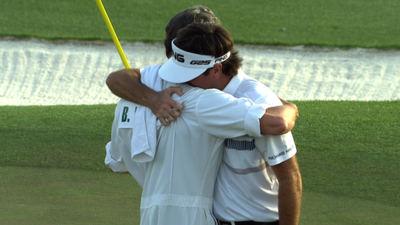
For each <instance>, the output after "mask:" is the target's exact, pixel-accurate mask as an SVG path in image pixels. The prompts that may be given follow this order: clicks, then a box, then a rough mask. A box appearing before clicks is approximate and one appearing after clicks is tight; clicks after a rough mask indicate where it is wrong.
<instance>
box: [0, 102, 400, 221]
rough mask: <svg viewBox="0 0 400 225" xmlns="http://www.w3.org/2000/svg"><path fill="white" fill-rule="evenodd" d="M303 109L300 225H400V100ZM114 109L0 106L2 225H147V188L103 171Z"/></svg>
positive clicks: (301, 104) (300, 125)
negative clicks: (142, 209)
mask: <svg viewBox="0 0 400 225" xmlns="http://www.w3.org/2000/svg"><path fill="white" fill-rule="evenodd" d="M295 103H296V104H297V105H298V107H299V110H300V118H299V119H298V121H297V123H296V127H295V128H294V130H293V135H294V138H295V141H296V145H297V148H298V154H297V155H298V160H299V164H300V168H301V172H302V176H303V188H304V199H303V204H302V207H303V209H302V214H301V224H307V225H308V224H311V225H313V224H398V223H399V222H400V219H399V217H398V216H397V215H398V213H399V212H400V195H399V194H398V190H399V187H400V179H399V177H400V170H399V166H398V165H399V164H398V162H397V159H399V156H400V152H399V149H400V135H398V134H399V133H400V124H399V119H400V115H399V114H398V113H397V112H399V111H400V101H387V102H356V101H354V102H353V101H296V102H295ZM114 107H115V105H93V106H20V107H15V106H14V107H10V106H2V107H0V115H3V118H2V119H1V120H0V136H1V137H2V139H1V146H2V151H0V180H2V185H1V187H0V195H1V196H3V197H2V198H0V207H1V209H2V210H0V224H99V223H100V222H99V221H104V222H102V224H103V223H104V224H126V223H127V222H129V223H134V224H138V221H139V204H140V192H141V191H140V187H139V186H138V185H137V184H136V182H135V181H134V179H133V178H132V177H131V176H130V175H129V174H114V173H112V172H109V170H108V168H107V167H106V166H104V164H103V161H104V156H105V150H104V146H105V144H106V143H107V142H108V141H109V139H110V137H109V135H110V129H111V123H112V120H113V112H114ZM110 202H112V203H110ZM121 202H123V203H124V205H121V204H122V203H121Z"/></svg>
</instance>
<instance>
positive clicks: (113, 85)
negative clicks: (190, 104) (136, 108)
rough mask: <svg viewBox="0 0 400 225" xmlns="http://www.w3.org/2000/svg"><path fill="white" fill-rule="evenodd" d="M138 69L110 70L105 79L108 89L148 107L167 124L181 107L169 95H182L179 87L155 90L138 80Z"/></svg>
mask: <svg viewBox="0 0 400 225" xmlns="http://www.w3.org/2000/svg"><path fill="white" fill-rule="evenodd" d="M140 77H141V74H140V69H138V68H133V69H122V70H118V71H115V72H112V73H111V74H110V75H109V76H108V77H107V80H106V84H107V86H108V88H109V89H110V91H111V92H112V93H113V94H115V95H116V96H118V97H120V98H123V99H126V100H128V101H131V102H134V103H137V104H139V105H143V106H146V107H149V108H150V109H151V111H152V112H153V113H154V115H156V117H157V118H158V119H159V120H160V122H161V124H162V125H164V126H168V125H169V124H170V123H171V122H172V121H174V120H175V119H176V118H177V117H178V116H179V115H180V111H181V110H182V109H183V105H182V104H180V103H178V102H175V101H174V100H173V99H172V98H171V96H172V94H174V93H176V94H178V95H180V96H182V95H183V92H182V89H181V88H180V87H170V88H167V89H165V90H163V91H161V92H156V91H154V90H153V89H150V88H148V87H147V86H146V85H143V84H142V83H141V82H140Z"/></svg>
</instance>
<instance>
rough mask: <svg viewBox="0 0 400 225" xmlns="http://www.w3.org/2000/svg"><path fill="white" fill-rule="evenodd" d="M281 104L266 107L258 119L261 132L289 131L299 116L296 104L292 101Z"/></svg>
mask: <svg viewBox="0 0 400 225" xmlns="http://www.w3.org/2000/svg"><path fill="white" fill-rule="evenodd" d="M283 103H284V105H282V106H275V107H271V108H268V109H267V110H266V111H265V114H264V116H263V117H262V118H261V119H260V126H261V133H262V134H270V135H282V134H285V133H287V132H289V131H291V130H292V129H293V127H294V125H295V122H296V119H297V118H298V117H299V112H298V109H297V106H296V105H295V104H293V103H289V102H286V101H285V102H283Z"/></svg>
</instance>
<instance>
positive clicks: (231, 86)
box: [223, 68, 245, 95]
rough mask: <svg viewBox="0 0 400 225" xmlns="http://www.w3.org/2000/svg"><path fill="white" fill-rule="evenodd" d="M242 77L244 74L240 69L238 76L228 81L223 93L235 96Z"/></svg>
mask: <svg viewBox="0 0 400 225" xmlns="http://www.w3.org/2000/svg"><path fill="white" fill-rule="evenodd" d="M244 77H245V73H244V72H243V70H242V68H240V69H239V72H238V74H237V75H236V76H234V77H232V79H231V81H229V83H228V85H226V87H225V88H224V90H223V92H225V93H228V94H231V95H233V94H235V92H236V90H237V89H238V87H239V85H240V83H241V82H242V80H243V79H244Z"/></svg>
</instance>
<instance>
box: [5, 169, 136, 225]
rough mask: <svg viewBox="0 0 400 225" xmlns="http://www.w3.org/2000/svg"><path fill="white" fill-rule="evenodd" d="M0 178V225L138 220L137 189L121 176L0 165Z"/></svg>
mask: <svg viewBox="0 0 400 225" xmlns="http://www.w3.org/2000/svg"><path fill="white" fill-rule="evenodd" d="M71 167H72V166H71ZM0 179H1V187H0V195H1V198H0V224H4V225H14V224H15V225H25V224H26V225H36V224H37V225H46V224H48V225H55V224H68V225H69V224H76V225H78V224H79V225H87V224H139V221H140V212H139V204H140V195H141V188H140V186H139V185H138V184H137V183H136V182H135V181H134V179H133V178H132V176H131V175H129V174H126V173H125V174H114V173H111V172H99V171H94V170H75V169H59V168H52V169H48V168H32V167H12V166H1V167H0Z"/></svg>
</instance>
